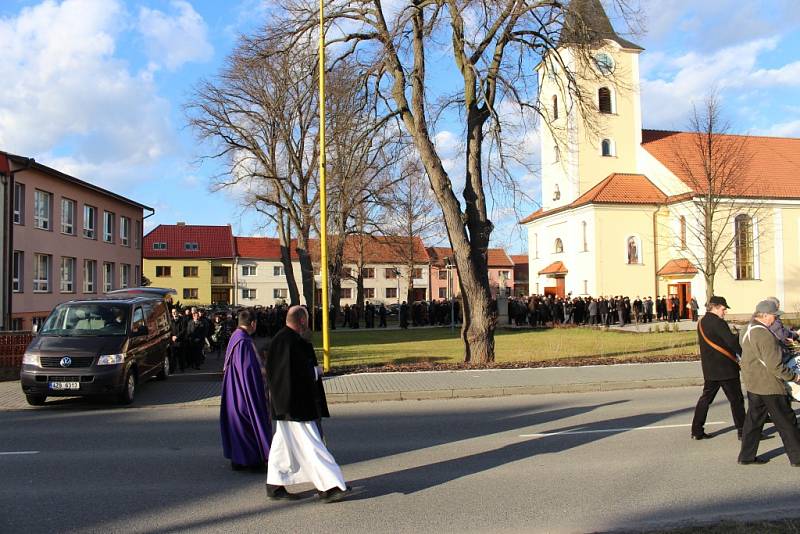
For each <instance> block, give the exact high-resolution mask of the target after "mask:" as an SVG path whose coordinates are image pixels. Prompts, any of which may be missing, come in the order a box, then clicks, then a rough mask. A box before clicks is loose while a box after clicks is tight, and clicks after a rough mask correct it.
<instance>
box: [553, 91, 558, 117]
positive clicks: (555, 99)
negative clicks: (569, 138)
mask: <svg viewBox="0 0 800 534" xmlns="http://www.w3.org/2000/svg"><path fill="white" fill-rule="evenodd" d="M553 119H558V96H557V95H553Z"/></svg>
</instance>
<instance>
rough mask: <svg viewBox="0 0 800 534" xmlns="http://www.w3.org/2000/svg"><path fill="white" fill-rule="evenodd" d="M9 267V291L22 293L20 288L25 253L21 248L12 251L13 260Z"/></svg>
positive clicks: (21, 285)
mask: <svg viewBox="0 0 800 534" xmlns="http://www.w3.org/2000/svg"><path fill="white" fill-rule="evenodd" d="M11 269H12V273H11V291H13V292H14V293H22V288H23V287H24V285H23V278H22V274H23V273H24V272H25V253H24V252H22V251H21V250H15V251H14V260H13V265H12V266H11Z"/></svg>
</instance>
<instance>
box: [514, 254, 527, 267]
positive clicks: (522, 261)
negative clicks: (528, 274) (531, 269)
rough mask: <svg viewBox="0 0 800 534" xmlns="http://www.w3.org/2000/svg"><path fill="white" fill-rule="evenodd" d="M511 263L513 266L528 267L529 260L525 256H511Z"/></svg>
mask: <svg viewBox="0 0 800 534" xmlns="http://www.w3.org/2000/svg"><path fill="white" fill-rule="evenodd" d="M511 261H513V262H514V265H528V261H529V259H528V255H527V254H512V255H511Z"/></svg>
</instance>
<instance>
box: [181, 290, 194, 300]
mask: <svg viewBox="0 0 800 534" xmlns="http://www.w3.org/2000/svg"><path fill="white" fill-rule="evenodd" d="M183 299H184V300H197V288H196V287H184V288H183Z"/></svg>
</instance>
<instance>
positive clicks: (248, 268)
mask: <svg viewBox="0 0 800 534" xmlns="http://www.w3.org/2000/svg"><path fill="white" fill-rule="evenodd" d="M255 275H256V266H255V265H242V276H255Z"/></svg>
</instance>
